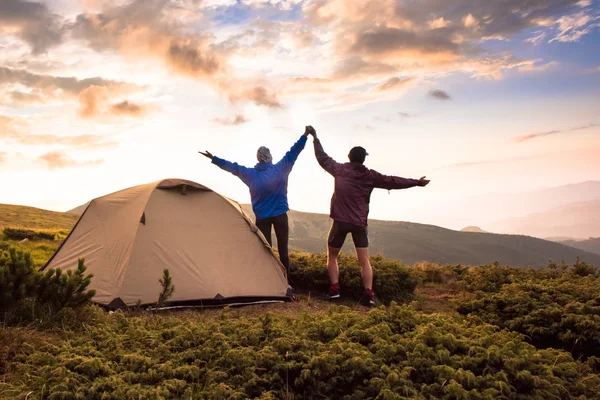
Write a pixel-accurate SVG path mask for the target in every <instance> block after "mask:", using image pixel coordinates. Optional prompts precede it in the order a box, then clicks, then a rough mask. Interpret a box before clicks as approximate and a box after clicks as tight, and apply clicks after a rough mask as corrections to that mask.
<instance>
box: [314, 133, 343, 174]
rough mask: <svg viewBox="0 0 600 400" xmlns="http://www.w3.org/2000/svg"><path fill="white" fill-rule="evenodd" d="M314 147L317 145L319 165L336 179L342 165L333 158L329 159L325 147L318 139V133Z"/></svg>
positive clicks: (315, 135)
mask: <svg viewBox="0 0 600 400" xmlns="http://www.w3.org/2000/svg"><path fill="white" fill-rule="evenodd" d="M314 137H315V140H314V145H315V157H317V161H318V162H319V165H320V166H321V167H322V168H323V169H324V170H325V171H327V172H329V173H330V174H331V175H333V176H334V177H335V176H336V175H337V174H338V173H339V171H340V168H341V164H340V163H338V162H337V161H335V160H334V159H333V158H331V157H329V156H328V155H327V153H325V150H323V145H322V144H321V141H320V140H319V139H317V134H316V132H315V133H314Z"/></svg>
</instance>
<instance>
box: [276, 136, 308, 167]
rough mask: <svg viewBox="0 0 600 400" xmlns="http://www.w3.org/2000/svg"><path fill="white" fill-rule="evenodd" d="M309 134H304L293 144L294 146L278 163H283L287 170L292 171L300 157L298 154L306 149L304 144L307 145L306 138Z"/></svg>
mask: <svg viewBox="0 0 600 400" xmlns="http://www.w3.org/2000/svg"><path fill="white" fill-rule="evenodd" d="M307 136H308V134H306V133H305V134H304V135H302V136H301V137H300V139H298V141H297V142H296V143H294V145H293V146H292V148H291V149H290V150H289V151H288V152H287V153H285V156H283V158H282V159H281V161H279V162H278V163H277V164H278V165H281V166H282V167H283V169H284V170H285V171H287V172H290V171H291V170H292V168H293V167H294V163H295V162H296V160H297V159H298V156H299V155H300V153H301V152H302V150H304V146H305V145H306V138H307Z"/></svg>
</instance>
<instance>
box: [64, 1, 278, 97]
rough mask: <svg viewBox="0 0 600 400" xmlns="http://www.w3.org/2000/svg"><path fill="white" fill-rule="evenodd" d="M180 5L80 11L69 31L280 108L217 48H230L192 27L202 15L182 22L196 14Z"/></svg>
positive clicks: (164, 3) (90, 43) (228, 92)
mask: <svg viewBox="0 0 600 400" xmlns="http://www.w3.org/2000/svg"><path fill="white" fill-rule="evenodd" d="M182 7H184V6H182V5H181V4H179V3H175V2H167V1H164V0H134V1H132V2H130V3H128V4H125V5H122V6H115V7H112V8H108V9H105V10H104V11H103V12H101V13H84V14H80V15H78V16H77V17H76V20H75V23H74V25H73V29H72V32H73V35H74V37H75V38H78V39H81V40H83V41H85V43H87V45H88V46H89V47H91V48H92V49H94V50H96V51H104V50H114V51H118V52H119V53H121V54H122V55H124V56H125V57H129V58H131V59H137V58H139V57H143V58H146V59H156V60H159V61H161V62H162V63H163V64H164V65H165V66H167V67H168V68H170V69H171V70H172V71H173V72H175V73H177V74H180V75H184V76H189V77H192V78H195V79H198V80H202V81H204V82H205V83H207V84H209V85H211V86H212V87H214V88H215V89H217V90H218V92H219V93H220V94H222V95H224V96H225V97H226V98H227V99H229V100H230V101H232V102H238V101H248V102H253V103H254V104H256V105H260V106H266V107H270V108H279V107H281V103H280V102H279V100H278V99H277V95H276V94H275V93H274V92H272V91H269V90H268V89H266V88H265V87H263V86H260V85H255V84H253V83H252V82H248V80H243V79H239V78H236V76H235V73H234V72H233V71H232V70H231V68H229V67H228V66H227V62H226V58H225V55H224V54H222V53H220V52H219V50H221V51H222V52H226V49H227V48H228V46H226V45H221V46H214V43H211V41H212V40H213V38H212V35H211V34H209V32H202V31H198V30H197V29H196V28H194V24H195V22H197V20H198V19H199V18H201V15H200V16H193V17H191V18H192V19H191V20H189V21H187V22H188V25H187V26H184V25H182V23H181V21H180V20H179V19H180V17H181V15H182V14H183V15H185V16H186V17H187V16H189V15H195V14H194V13H193V12H186V10H185V8H182ZM232 46H234V44H232Z"/></svg>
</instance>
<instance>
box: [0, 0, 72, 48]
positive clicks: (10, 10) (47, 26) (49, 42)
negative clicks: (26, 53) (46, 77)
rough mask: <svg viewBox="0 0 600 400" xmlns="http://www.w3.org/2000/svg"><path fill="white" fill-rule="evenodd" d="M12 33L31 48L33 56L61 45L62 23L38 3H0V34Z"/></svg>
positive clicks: (16, 0) (4, 0)
mask: <svg viewBox="0 0 600 400" xmlns="http://www.w3.org/2000/svg"><path fill="white" fill-rule="evenodd" d="M2 31H4V32H7V33H11V32H14V33H16V34H17V36H18V37H19V38H21V39H22V40H24V41H26V42H27V43H28V44H29V45H30V46H31V51H32V52H33V53H34V54H39V53H42V52H44V51H46V50H48V49H49V48H50V47H52V46H55V45H57V44H59V43H61V41H62V39H63V27H62V21H60V19H59V17H58V16H56V15H55V14H52V13H51V12H50V11H49V10H48V7H47V6H46V5H45V4H43V3H40V2H35V1H22V0H2V1H0V32H2Z"/></svg>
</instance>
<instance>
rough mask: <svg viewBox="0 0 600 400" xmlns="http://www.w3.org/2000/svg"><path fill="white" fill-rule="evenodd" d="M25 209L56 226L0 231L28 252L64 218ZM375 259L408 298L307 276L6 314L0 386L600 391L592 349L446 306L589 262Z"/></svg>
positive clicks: (210, 393)
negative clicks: (134, 304)
mask: <svg viewBox="0 0 600 400" xmlns="http://www.w3.org/2000/svg"><path fill="white" fill-rule="evenodd" d="M5 219H10V218H5ZM41 219H43V218H41V217H40V216H39V215H38V221H37V222H38V223H39V222H40V220H41ZM22 221H26V218H24V219H23V220H19V219H18V218H16V219H15V218H12V222H14V223H15V225H13V226H21V227H25V228H30V229H51V230H52V229H53V230H57V232H58V231H59V230H61V231H60V232H59V233H60V235H59V236H60V237H59V240H55V241H27V242H24V243H19V242H15V241H0V248H1V247H7V246H8V245H13V246H16V247H17V248H19V249H21V250H25V251H30V252H32V255H33V259H34V262H35V263H36V265H38V266H39V265H41V264H43V263H45V262H46V260H47V259H48V258H49V257H50V256H51V254H52V253H53V251H54V250H55V249H56V247H57V246H58V245H59V243H60V240H61V239H62V238H64V236H65V235H66V234H67V232H68V229H70V226H59V225H60V224H59V223H58V222H57V221H58V220H55V221H54V222H51V221H46V223H47V226H41V225H43V224H39V225H35V224H34V225H33V226H31V225H30V226H28V225H23V223H21V222H22ZM17 223H18V224H17ZM291 258H292V260H293V262H298V263H299V262H303V263H304V264H305V265H304V266H303V271H304V272H303V274H308V273H310V274H312V275H311V276H317V275H319V276H320V275H321V273H325V271H324V269H325V268H326V267H325V262H324V260H325V256H324V255H323V254H317V255H310V256H309V255H307V254H303V253H293V254H292V257H291ZM490 261H491V260H490ZM374 262H375V263H378V264H382V265H384V266H386V269H385V271H384V270H382V271H384V272H385V273H386V274H388V275H387V276H390V277H391V275H389V274H393V268H394V266H398V271H403V272H402V273H403V274H407V273H408V274H410V275H411V276H414V277H416V279H417V281H418V282H417V283H418V285H417V288H416V292H415V296H414V298H413V299H412V301H411V298H410V296H408V297H406V298H404V297H402V296H400V297H399V298H402V299H404V300H405V301H410V304H408V305H397V304H394V303H392V305H390V306H389V307H383V306H381V307H378V308H377V309H375V310H366V309H365V308H363V307H361V306H360V305H359V304H357V302H356V301H352V300H348V299H344V300H343V301H342V302H341V303H336V304H332V303H329V302H327V301H325V292H324V290H322V287H321V286H318V288H317V287H316V286H314V285H308V286H306V287H305V288H304V289H305V290H306V291H305V292H302V293H299V294H298V301H296V302H292V303H276V304H261V305H253V306H246V307H239V308H230V307H226V308H221V309H205V310H200V309H197V310H182V311H168V312H158V313H156V312H150V311H146V310H142V309H136V308H132V309H130V310H127V311H118V312H115V313H111V314H109V313H106V312H104V311H102V310H100V309H99V308H98V307H95V306H91V305H90V306H85V307H83V308H80V309H64V310H62V311H61V312H59V314H58V315H56V316H54V317H52V318H51V319H49V320H48V321H46V322H45V323H44V324H39V323H37V322H36V321H33V322H31V324H30V325H28V326H8V325H6V324H4V325H3V326H2V327H1V329H0V399H2V400H4V399H7V400H8V399H26V400H38V399H39V400H42V399H43V400H50V399H52V400H56V399H88V398H89V399H141V398H143V399H205V398H206V399H208V398H210V399H246V398H256V399H286V400H292V399H294V400H295V399H313V398H318V399H322V398H332V399H333V398H335V399H349V400H350V399H362V398H369V399H375V398H378V399H406V398H416V399H431V398H439V399H495V398H506V399H516V398H519V399H543V400H546V399H552V398H557V399H558V398H561V399H562V398H565V399H566V398H578V399H600V359H598V358H596V357H589V358H588V359H587V360H582V359H577V357H573V354H571V353H570V352H569V350H566V351H565V350H563V349H557V348H543V347H539V348H536V347H535V346H533V345H532V342H531V338H530V337H528V336H526V335H523V334H521V333H518V332H513V331H511V330H510V329H500V328H499V327H498V326H496V325H494V324H490V323H489V321H488V323H486V322H484V317H485V315H483V314H481V313H480V312H479V310H475V308H474V312H472V315H468V316H463V315H460V314H459V313H458V312H457V308H458V307H459V306H460V305H461V304H465V303H467V302H473V301H475V300H477V299H478V298H479V297H481V296H482V295H483V294H482V290H484V289H486V288H487V289H489V290H494V291H499V293H501V294H502V293H504V292H503V291H502V290H504V289H503V288H505V287H507V288H508V287H509V286H506V285H509V284H511V282H512V281H513V280H515V279H518V280H523V282H528V281H529V280H536V281H539V282H544V281H546V280H547V279H546V278H545V276H546V275H547V274H558V273H559V272H560V271H563V272H560V273H562V274H566V273H573V274H580V275H583V274H584V273H585V274H590V275H589V276H586V277H583V278H580V280H582V282H583V280H585V282H587V286H586V287H587V288H588V291H590V293H591V292H593V293H598V292H599V291H600V287H599V286H598V285H599V284H600V278H595V276H596V275H593V274H594V273H595V272H594V271H595V270H593V269H591V268H588V267H585V266H583V267H585V268H583V267H582V266H580V267H579V268H578V269H577V268H574V269H572V272H565V271H566V270H561V269H560V268H558V269H550V268H548V269H542V270H528V271H526V270H522V269H510V268H507V267H501V266H487V267H484V268H466V267H463V266H461V265H438V264H435V263H428V262H421V263H418V264H415V265H413V266H411V267H406V266H399V265H398V263H397V262H393V261H391V260H385V259H383V258H382V257H379V256H376V257H374ZM349 263H350V258H349V257H347V256H345V257H344V262H343V264H344V265H346V264H349ZM344 268H345V267H344ZM298 270H300V269H298ZM557 271H558V272H557ZM544 274H546V275H544ZM380 275H381V276H386V275H385V274H380ZM303 276H304V275H303ZM381 276H380V278H381ZM403 276H404V275H403ZM565 277H567V275H565ZM319 279H320V278H319ZM565 279H566V278H565ZM313 280H314V279H310V281H311V282H312V281H313ZM325 280H326V278H325ZM389 281H390V282H392V280H391V279H389ZM567 281H568V282H569V280H567ZM312 283H313V284H314V282H312ZM385 283H386V284H389V282H387V281H386V282H385ZM174 284H175V286H177V282H174ZM513 285H514V284H513ZM574 286H576V285H574ZM528 287H529V286H528V284H527V285H522V287H521V286H520V288H521V290H522V291H523V293H522V295H523V296H525V297H524V298H530V297H531V296H532V294H531V293H528V292H527V290H529V289H528ZM536 287H537V286H536ZM536 287H534V289H535V288H536ZM490 288H491V289H490ZM487 289H486V290H487ZM572 292H573V291H572ZM511 293H512V292H511ZM509 294H510V293H509ZM584 300H585V299H584ZM594 301H596V300H594ZM505 303H506V301H505ZM557 304H558V303H557ZM585 306H586V307H588V308H589V307H591V306H592V305H591V303H590V304H586V305H585ZM552 307H554V308H556V307H562V305H560V304H559V305H556V306H555V305H552ZM568 307H571V308H573V305H572V304H567V305H565V306H564V309H556V310H554V311H553V312H554V313H559V314H564V312H566V311H567V308H568ZM571 311H573V310H571ZM490 315H491V314H490ZM586 318H587V319H588V320H589V319H592V318H595V317H594V316H589V315H587V316H586ZM488 320H492V318H491V317H490V318H488ZM582 321H583V320H582ZM543 322H544V321H538V322H537V324H536V326H542V325H543ZM584 322H585V321H584ZM0 323H2V320H0ZM586 333H593V332H591V331H590V329H587V330H586Z"/></svg>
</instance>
